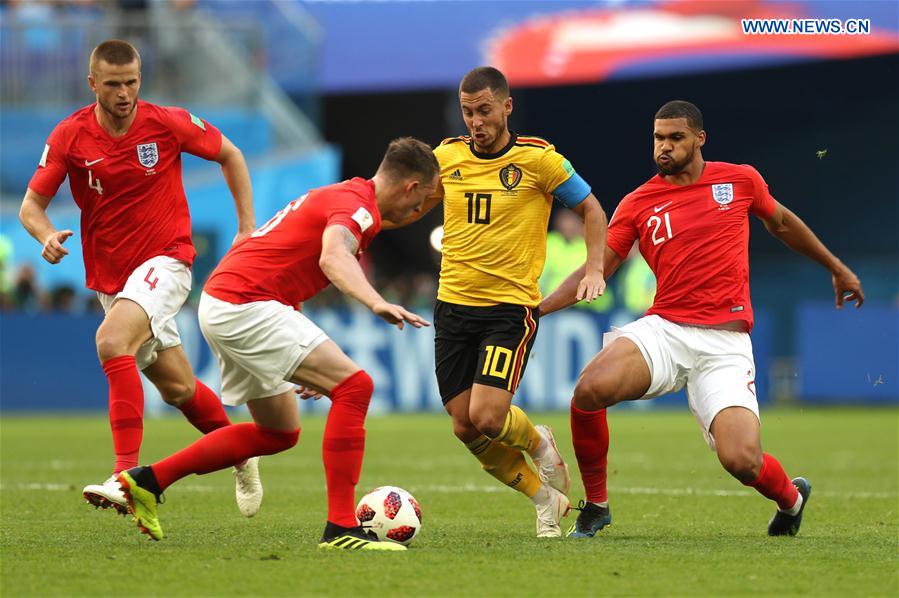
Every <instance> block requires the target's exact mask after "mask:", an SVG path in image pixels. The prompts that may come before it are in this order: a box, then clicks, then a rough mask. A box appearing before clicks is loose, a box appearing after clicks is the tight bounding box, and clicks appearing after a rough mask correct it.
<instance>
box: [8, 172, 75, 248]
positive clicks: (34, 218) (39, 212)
mask: <svg viewBox="0 0 899 598" xmlns="http://www.w3.org/2000/svg"><path fill="white" fill-rule="evenodd" d="M51 199H52V198H51V197H47V196H46V195H41V194H40V193H38V192H36V191H34V190H33V189H31V188H30V187H29V188H28V190H27V191H26V192H25V198H24V199H23V200H22V207H21V208H19V221H20V222H21V223H22V226H24V227H25V230H27V231H28V233H29V234H30V235H31V236H32V237H34V238H35V239H36V240H37V242H38V243H40V244H41V245H43V246H44V249H43V251H41V257H43V258H44V259H45V260H47V261H48V262H50V263H51V264H58V263H59V261H60V260H61V259H62V258H64V257H65V256H67V255H69V252H68V250H67V249H66V248H65V247H63V246H62V244H63V243H65V242H66V239H68V238H69V237H71V236H72V235H73V234H75V233H73V232H72V231H70V230H56V227H55V226H53V223H52V222H50V218H48V217H47V206H49V205H50V200H51Z"/></svg>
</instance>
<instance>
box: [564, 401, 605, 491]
mask: <svg viewBox="0 0 899 598" xmlns="http://www.w3.org/2000/svg"><path fill="white" fill-rule="evenodd" d="M571 440H572V443H573V444H574V454H575V456H576V457H577V466H578V468H579V469H580V470H581V478H582V479H583V481H584V490H585V491H586V493H587V502H594V503H602V502H606V501H608V500H609V493H608V491H607V490H606V465H607V462H608V455H609V425H608V423H607V422H606V410H605V409H600V410H599V411H582V410H580V409H578V408H577V407H575V406H574V402H572V403H571Z"/></svg>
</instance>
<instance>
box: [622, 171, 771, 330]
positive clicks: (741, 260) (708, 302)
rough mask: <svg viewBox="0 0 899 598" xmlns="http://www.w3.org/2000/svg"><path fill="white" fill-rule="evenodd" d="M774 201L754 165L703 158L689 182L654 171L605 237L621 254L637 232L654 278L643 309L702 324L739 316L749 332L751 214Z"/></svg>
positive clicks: (764, 213) (766, 211) (765, 210)
mask: <svg viewBox="0 0 899 598" xmlns="http://www.w3.org/2000/svg"><path fill="white" fill-rule="evenodd" d="M776 206H777V203H776V202H775V200H774V198H773V197H771V194H770V193H769V192H768V185H767V184H766V183H765V181H764V179H762V176H761V175H760V174H759V173H758V171H756V170H755V169H754V168H753V167H752V166H748V165H737V164H728V163H726V162H706V163H705V169H704V170H703V172H702V175H701V176H700V177H699V179H698V180H697V181H696V182H695V183H693V184H691V185H674V184H672V183H669V182H668V181H667V180H665V178H664V177H662V176H661V175H657V176H654V177H653V178H652V179H650V180H649V181H647V182H646V183H644V184H643V185H641V186H640V187H638V188H637V189H636V190H635V191H633V192H631V193H629V194H628V195H626V196H625V197H624V199H623V200H621V203H620V204H619V205H618V209H617V210H616V211H615V214H614V215H613V216H612V221H611V223H609V236H608V244H609V247H610V248H611V249H612V250H613V251H614V252H615V253H617V254H618V255H619V256H620V257H621V258H625V257H627V254H628V252H629V251H630V249H631V246H632V245H633V243H634V240H635V239H639V248H640V253H641V254H642V255H643V257H644V258H645V259H646V263H647V264H649V267H650V268H652V271H653V273H654V274H655V276H656V280H657V290H656V296H655V301H654V302H653V304H652V307H650V308H649V311H647V312H646V313H647V315H649V314H656V315H659V316H661V317H663V318H665V319H666V320H670V321H672V322H678V323H681V324H699V325H706V326H714V325H719V324H724V323H726V322H732V321H742V322H743V324H744V327H745V329H746V330H747V331H749V330H751V329H752V324H753V313H752V304H751V303H750V300H749V214H750V213H752V214H755V215H756V216H758V217H759V218H762V219H768V218H770V217H771V215H772V214H773V213H774V210H775V208H776Z"/></svg>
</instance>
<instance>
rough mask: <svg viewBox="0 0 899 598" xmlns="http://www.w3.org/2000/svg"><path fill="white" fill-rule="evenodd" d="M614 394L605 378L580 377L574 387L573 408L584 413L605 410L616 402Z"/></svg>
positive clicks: (609, 382)
mask: <svg viewBox="0 0 899 598" xmlns="http://www.w3.org/2000/svg"><path fill="white" fill-rule="evenodd" d="M614 393H615V389H614V388H612V384H611V381H610V380H608V379H607V378H603V377H602V376H591V377H587V376H584V375H581V377H580V379H578V381H577V385H575V387H574V406H575V407H577V408H578V409H583V410H585V411H593V410H596V409H605V408H606V407H611V406H612V405H614V404H615V403H617V402H618V400H617V397H615V394H614Z"/></svg>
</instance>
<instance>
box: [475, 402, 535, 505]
mask: <svg viewBox="0 0 899 598" xmlns="http://www.w3.org/2000/svg"><path fill="white" fill-rule="evenodd" d="M516 409H517V408H516ZM519 411H520V410H519ZM521 415H524V412H521ZM524 419H525V421H527V416H525V417H524ZM506 423H507V425H508V419H507V420H506ZM527 423H528V424H530V422H529V421H528V422H527ZM533 428H534V426H531V429H533ZM465 446H466V448H468V450H469V451H471V454H472V455H474V456H475V458H477V460H478V461H480V462H481V466H482V467H483V468H484V471H486V472H487V473H489V474H490V475H492V476H493V477H495V478H496V479H497V480H499V481H500V482H502V483H503V484H505V485H506V486H508V487H510V488H513V489H515V490H517V491H519V492H521V493H522V494H524V495H525V496H527V497H528V498H531V497H532V496H534V495H535V494H537V491H538V490H539V489H540V478H538V477H537V474H536V473H534V470H533V469H531V466H530V465H528V463H527V461H525V460H524V455H523V454H522V453H521V449H514V448H510V447H508V446H506V445H504V444H500V443H499V442H496V441H493V440H490V439H489V438H487V437H486V436H481V437H480V438H477V439H475V440H473V441H471V442H469V443H466V444H465Z"/></svg>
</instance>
